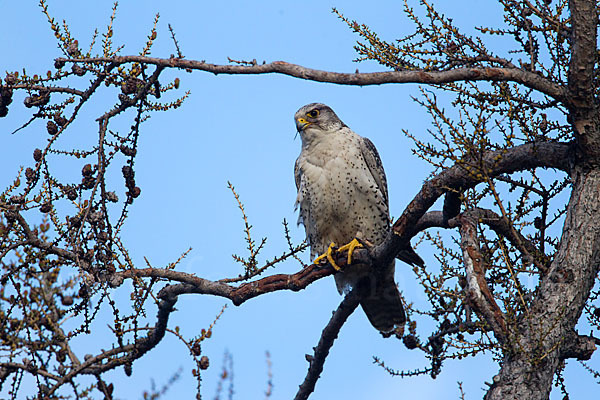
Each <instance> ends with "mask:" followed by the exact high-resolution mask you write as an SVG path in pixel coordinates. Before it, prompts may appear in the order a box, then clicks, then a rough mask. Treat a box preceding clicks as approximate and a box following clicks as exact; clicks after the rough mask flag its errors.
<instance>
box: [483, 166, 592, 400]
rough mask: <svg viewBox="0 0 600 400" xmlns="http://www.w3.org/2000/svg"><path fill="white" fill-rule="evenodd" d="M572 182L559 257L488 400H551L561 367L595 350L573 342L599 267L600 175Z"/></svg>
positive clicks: (583, 173) (586, 174)
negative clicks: (579, 348)
mask: <svg viewBox="0 0 600 400" xmlns="http://www.w3.org/2000/svg"><path fill="white" fill-rule="evenodd" d="M573 180H574V183H573V191H572V194H571V199H570V201H569V210H568V212H567V215H566V219H565V224H564V227H563V234H562V240H561V245H560V248H559V251H558V255H557V257H556V258H555V260H554V261H553V262H552V264H551V266H550V270H549V272H548V274H547V275H546V276H545V277H544V278H543V279H542V281H541V282H540V287H539V291H538V293H539V294H538V296H537V298H536V300H535V302H534V305H533V307H532V308H531V310H529V313H528V314H527V315H524V316H522V317H521V320H520V321H518V323H517V324H516V325H517V326H518V327H519V330H518V331H516V332H511V335H510V338H509V342H508V343H507V345H508V346H509V348H508V349H507V351H506V352H505V357H504V360H503V362H502V368H501V370H500V373H499V374H498V376H496V377H495V379H494V384H493V385H492V387H491V388H490V390H489V391H488V393H487V395H486V397H485V398H486V399H487V400H496V399H498V400H499V399H503V400H506V399H517V398H518V399H532V400H533V399H547V398H548V397H549V395H550V390H551V389H552V380H553V378H554V374H555V372H556V370H557V368H558V367H559V365H560V363H561V362H562V361H563V360H564V359H566V358H568V357H576V358H581V359H585V358H589V356H591V353H590V350H591V351H593V347H592V348H591V349H588V350H587V351H581V352H573V351H572V342H573V338H574V337H575V332H574V327H575V325H576V324H577V321H578V320H579V317H580V315H581V312H582V310H583V306H584V304H585V302H586V299H587V298H588V297H589V294H590V290H591V289H592V286H593V284H594V281H595V277H596V275H597V274H598V270H599V267H600V171H599V170H597V169H594V170H589V169H587V170H577V171H576V172H575V174H574V176H573Z"/></svg>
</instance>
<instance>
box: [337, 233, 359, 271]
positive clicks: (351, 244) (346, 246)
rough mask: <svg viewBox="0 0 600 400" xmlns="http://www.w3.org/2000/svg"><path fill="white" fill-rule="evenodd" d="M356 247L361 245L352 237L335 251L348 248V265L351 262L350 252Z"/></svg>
mask: <svg viewBox="0 0 600 400" xmlns="http://www.w3.org/2000/svg"><path fill="white" fill-rule="evenodd" d="M357 247H363V245H362V244H361V243H360V242H359V241H358V240H356V238H354V239H352V241H351V242H350V243H348V244H345V245H343V246H342V247H340V248H339V249H338V250H337V251H344V250H348V265H350V264H352V253H353V252H354V249H355V248H357Z"/></svg>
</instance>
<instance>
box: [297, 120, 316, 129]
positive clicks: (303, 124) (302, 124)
mask: <svg viewBox="0 0 600 400" xmlns="http://www.w3.org/2000/svg"><path fill="white" fill-rule="evenodd" d="M310 124H312V122H308V121H307V120H305V119H304V118H298V119H297V120H296V130H297V131H298V132H300V131H303V130H304V128H306V127H307V126H308V125H310Z"/></svg>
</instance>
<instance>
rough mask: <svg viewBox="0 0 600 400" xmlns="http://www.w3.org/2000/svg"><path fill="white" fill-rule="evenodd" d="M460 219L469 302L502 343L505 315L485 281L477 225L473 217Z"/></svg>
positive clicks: (461, 244) (504, 336)
mask: <svg viewBox="0 0 600 400" xmlns="http://www.w3.org/2000/svg"><path fill="white" fill-rule="evenodd" d="M458 219H459V221H460V237H461V240H460V247H461V248H462V250H463V259H464V262H465V271H466V275H467V276H466V278H467V279H466V281H467V286H466V293H467V301H468V302H469V303H470V304H471V305H472V306H473V308H474V309H475V311H477V312H478V314H479V315H480V316H481V317H483V318H482V319H484V320H485V321H486V322H487V323H488V324H489V325H490V326H491V328H492V330H493V331H494V334H495V336H496V338H497V339H498V342H500V343H502V342H504V340H505V338H506V335H507V333H508V331H507V328H506V322H505V320H504V314H503V313H502V310H500V307H498V304H496V301H495V300H494V296H493V295H492V292H490V288H489V287H488V285H487V282H486V280H485V272H484V260H483V256H482V255H481V250H480V249H479V239H478V238H477V223H476V222H475V219H474V218H473V217H472V216H465V215H462V216H460V217H458Z"/></svg>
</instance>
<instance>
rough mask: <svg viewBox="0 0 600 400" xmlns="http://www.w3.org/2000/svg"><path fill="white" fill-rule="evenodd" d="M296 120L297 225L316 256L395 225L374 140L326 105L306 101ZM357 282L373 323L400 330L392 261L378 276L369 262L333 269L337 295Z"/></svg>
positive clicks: (375, 238) (413, 257)
mask: <svg viewBox="0 0 600 400" xmlns="http://www.w3.org/2000/svg"><path fill="white" fill-rule="evenodd" d="M294 119H295V121H296V128H297V129H298V132H299V133H300V137H301V138H302V151H301V152H300V156H299V157H298V159H297V160H296V165H295V169H294V175H295V178H296V188H297V189H298V197H297V199H296V207H298V206H299V207H300V216H299V219H298V223H299V224H300V223H302V224H303V225H304V228H305V230H306V236H307V238H308V242H309V244H310V248H311V255H312V257H316V256H318V255H321V254H323V253H325V252H327V251H329V254H331V251H332V250H331V249H332V243H334V244H335V245H337V246H342V245H345V246H342V248H343V249H349V252H351V251H352V250H353V247H354V245H359V246H360V244H358V242H357V241H356V240H355V239H356V238H358V239H359V240H362V241H367V242H370V243H372V244H374V245H377V244H379V243H381V242H382V241H383V240H384V239H385V237H386V235H387V233H388V231H389V228H390V217H389V206H388V205H389V200H388V190H387V181H386V178H385V172H384V170H383V165H382V164H381V159H380V158H379V154H378V153H377V150H376V149H375V146H374V145H373V143H372V142H371V141H370V140H369V139H367V138H363V137H361V136H359V135H357V134H356V133H354V132H353V131H352V130H351V129H350V128H348V127H347V126H346V124H344V123H343V122H342V121H341V120H340V119H339V118H338V116H337V115H336V114H335V113H334V112H333V110H332V109H331V108H330V107H328V106H326V105H325V104H320V103H312V104H308V105H305V106H304V107H302V108H300V109H299V110H298V112H296V115H295V116H294ZM347 244H348V245H347ZM338 251H339V250H338ZM321 257H324V256H321ZM399 257H400V259H401V260H403V261H405V262H407V263H409V264H411V265H412V264H422V263H423V260H421V258H420V257H419V256H418V255H417V254H416V253H415V252H414V250H413V249H412V248H408V249H406V250H403V251H402V252H401V254H400V255H399ZM319 258H320V257H319ZM328 258H329V259H330V262H331V263H332V264H333V265H334V267H336V269H337V268H339V267H337V266H336V265H335V263H334V262H333V258H332V257H331V256H330V257H328ZM359 282H360V286H361V301H360V304H361V306H362V309H363V310H364V311H365V314H366V315H367V317H368V318H369V321H370V322H371V324H372V325H373V326H374V327H375V328H376V329H378V330H379V331H380V332H382V333H383V334H384V335H385V336H388V335H389V334H391V333H392V332H393V331H396V330H397V331H398V332H399V333H400V332H402V330H403V327H404V322H405V321H406V316H405V314H404V308H403V306H402V300H401V299H400V293H399V292H398V289H397V287H396V283H395V280H394V261H392V262H391V263H390V264H389V265H388V266H387V267H386V269H385V271H384V274H382V275H380V278H378V279H375V275H374V274H373V273H371V271H370V269H369V266H368V265H365V264H356V265H350V266H348V267H344V268H343V270H341V271H340V272H338V273H337V274H335V283H336V285H337V289H338V291H339V292H340V293H343V292H347V291H348V290H349V289H350V288H352V287H354V286H356V285H358V284H359ZM362 288H365V290H362Z"/></svg>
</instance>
